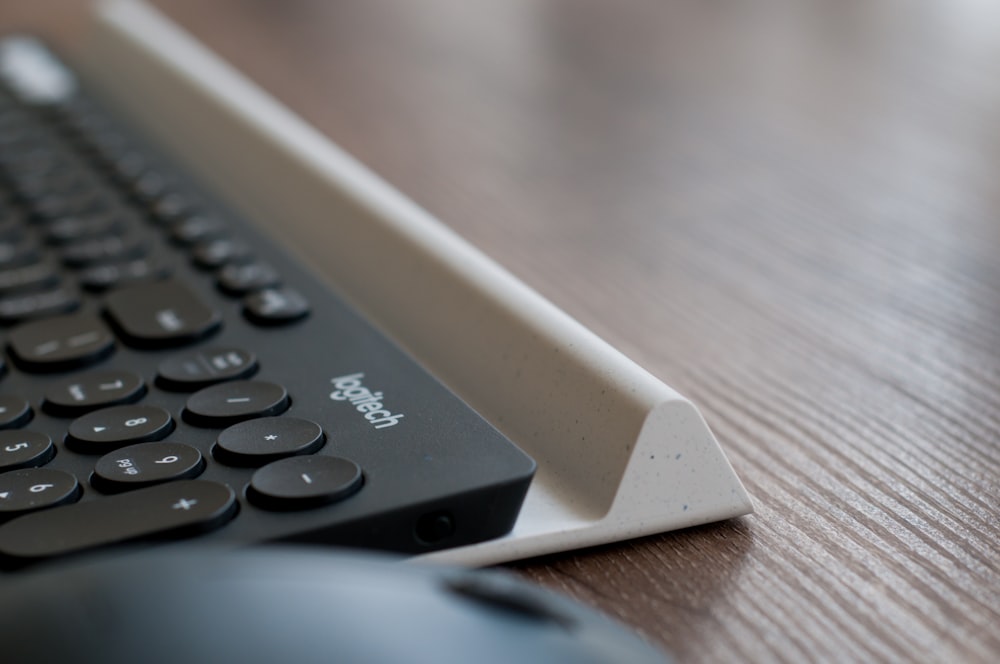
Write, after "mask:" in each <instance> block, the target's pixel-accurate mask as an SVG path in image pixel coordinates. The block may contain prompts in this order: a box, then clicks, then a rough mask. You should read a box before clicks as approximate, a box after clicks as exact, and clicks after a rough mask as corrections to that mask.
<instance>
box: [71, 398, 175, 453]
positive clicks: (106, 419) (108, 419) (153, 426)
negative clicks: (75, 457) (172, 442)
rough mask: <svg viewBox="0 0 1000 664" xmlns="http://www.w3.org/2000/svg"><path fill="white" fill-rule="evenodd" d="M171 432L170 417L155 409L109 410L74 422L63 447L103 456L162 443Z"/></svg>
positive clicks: (141, 407)
mask: <svg viewBox="0 0 1000 664" xmlns="http://www.w3.org/2000/svg"><path fill="white" fill-rule="evenodd" d="M173 429H174V420H173V418H172V417H170V413H168V412H167V411H165V410H164V409H162V408H160V407H158V406H111V407H110V408H104V409H102V410H96V411H94V412H92V413H88V414H86V415H83V416H81V417H78V418H77V419H75V420H73V423H72V424H70V425H69V433H68V434H66V445H67V446H69V447H71V448H73V449H74V450H76V451H77V452H82V453H84V454H103V453H105V452H110V451H111V450H116V449H118V448H120V447H124V446H126V445H131V444H133V443H145V442H148V441H153V440H162V439H164V438H166V437H167V435H169V434H170V432H171V431H173Z"/></svg>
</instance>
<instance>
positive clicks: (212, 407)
mask: <svg viewBox="0 0 1000 664" xmlns="http://www.w3.org/2000/svg"><path fill="white" fill-rule="evenodd" d="M288 403H289V402H288V392H287V391H286V390H285V388H284V387H282V386H281V385H276V384H274V383H265V382H264V381H257V380H236V381H233V382H231V383H222V384H220V385H213V386H211V387H206V388H205V389H203V390H199V391H198V392H195V393H194V394H192V395H191V397H190V398H189V399H188V401H187V406H186V407H185V408H184V419H185V420H187V421H188V422H190V423H191V424H194V425H196V426H202V427H225V426H229V425H230V424H236V423H237V422H242V421H243V420H249V419H253V418H255V417H264V416H267V415H278V414H280V413H283V412H285V411H286V410H287V409H288Z"/></svg>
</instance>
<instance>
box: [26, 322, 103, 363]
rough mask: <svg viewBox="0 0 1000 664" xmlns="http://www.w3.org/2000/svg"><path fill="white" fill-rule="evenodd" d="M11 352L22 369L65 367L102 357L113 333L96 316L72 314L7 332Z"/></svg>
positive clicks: (91, 361)
mask: <svg viewBox="0 0 1000 664" xmlns="http://www.w3.org/2000/svg"><path fill="white" fill-rule="evenodd" d="M8 340H9V343H10V351H11V356H12V357H13V358H14V361H15V362H16V363H17V365H18V366H19V367H21V368H22V369H24V370H25V371H36V372H37V371H64V370H66V369H73V368H77V367H82V366H87V365H89V364H93V363H94V362H97V361H98V360H101V359H103V358H105V357H107V356H108V355H110V354H111V352H112V351H113V350H114V348H115V341H114V337H112V336H111V332H110V331H109V330H108V328H107V327H106V326H105V325H104V323H102V322H101V320H100V319H99V318H97V317H96V316H90V315H87V314H74V315H69V316H58V317H54V318H46V319H44V320H39V321H33V322H30V323H25V324H24V325H21V326H20V327H17V328H15V329H13V330H11V332H10V334H9V335H8Z"/></svg>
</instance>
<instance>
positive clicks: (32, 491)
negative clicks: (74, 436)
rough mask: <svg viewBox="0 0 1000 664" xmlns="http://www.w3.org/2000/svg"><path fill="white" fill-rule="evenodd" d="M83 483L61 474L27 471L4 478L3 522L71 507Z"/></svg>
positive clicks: (0, 482) (0, 481)
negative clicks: (42, 510) (35, 513)
mask: <svg viewBox="0 0 1000 664" xmlns="http://www.w3.org/2000/svg"><path fill="white" fill-rule="evenodd" d="M79 497H80V483H79V482H77V481H76V478H75V477H73V476H72V475H70V474H69V473H65V472H63V471H61V470H51V469H49V468H27V469H25V470H13V471H11V472H9V473H3V474H2V475H0V519H2V518H5V517H12V516H16V515H18V514H24V513H25V512H33V511H35V510H40V509H44V508H46V507H55V506H56V505H62V504H64V503H71V502H73V501H74V500H76V499H77V498H79Z"/></svg>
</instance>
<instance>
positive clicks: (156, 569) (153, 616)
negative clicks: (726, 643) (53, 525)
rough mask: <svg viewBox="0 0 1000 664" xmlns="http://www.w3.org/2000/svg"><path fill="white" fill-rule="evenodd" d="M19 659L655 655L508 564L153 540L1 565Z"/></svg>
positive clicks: (1, 586)
mask: <svg viewBox="0 0 1000 664" xmlns="http://www.w3.org/2000/svg"><path fill="white" fill-rule="evenodd" d="M0 643H2V644H3V645H2V651H0V652H2V656H0V658H2V660H3V661H4V662H5V663H6V664H20V663H22V662H70V661H72V662H77V663H86V662H95V663H97V662H100V663H101V664H118V663H126V662H127V663H129V664H135V663H137V662H143V663H149V664H155V663H160V662H164V663H166V662H178V663H183V664H192V663H195V662H241V663H249V662H287V663H289V664H300V663H301V664H304V663H308V662H374V663H378V662H435V663H440V662H475V663H476V664H488V663H490V662H577V663H580V662H584V663H585V662H614V663H616V664H618V663H623V662H637V663H644V662H650V663H652V662H658V663H661V662H665V661H668V660H667V658H666V657H665V655H664V654H662V653H661V652H659V651H657V650H656V649H655V648H653V647H652V646H651V645H649V644H647V643H646V642H644V641H642V640H641V639H640V638H639V637H637V636H635V635H634V634H632V633H631V632H629V631H628V630H626V629H625V628H624V627H622V626H621V625H619V624H617V623H615V622H613V621H611V620H609V619H608V618H606V617H604V616H602V615H600V614H598V613H597V612H595V611H593V610H591V609H588V608H585V607H583V606H581V605H579V604H577V603H575V602H573V601H570V600H568V599H566V598H563V597H560V596H557V595H556V594H554V593H551V592H548V591H545V590H542V589H539V588H536V587H533V586H531V585H529V584H527V583H525V582H523V581H520V580H518V579H516V578H514V577H513V576H511V575H510V574H508V573H504V572H499V571H489V570H466V569H459V568H453V567H443V566H432V565H420V564H416V563H412V562H405V561H399V560H397V559H395V558H391V557H385V556H381V555H368V554H360V553H358V552H339V551H331V550H329V549H309V548H291V547H278V546H274V547H259V548H253V549H242V550H216V549H199V548H191V547H177V548H174V547H168V548H166V549H163V548H160V549H157V550H155V551H152V552H148V551H147V552H126V553H123V554H113V555H112V554H106V553H105V554H104V555H99V556H95V557H92V558H86V557H85V558H82V559H75V560H70V561H66V562H57V563H52V564H47V565H40V566H37V567H34V568H29V569H26V570H21V571H19V572H16V573H14V574H10V575H4V577H3V578H2V579H0Z"/></svg>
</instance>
